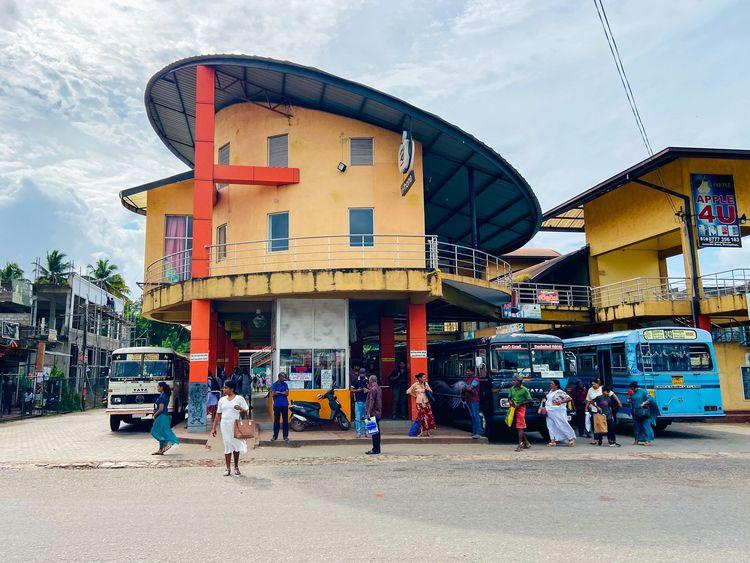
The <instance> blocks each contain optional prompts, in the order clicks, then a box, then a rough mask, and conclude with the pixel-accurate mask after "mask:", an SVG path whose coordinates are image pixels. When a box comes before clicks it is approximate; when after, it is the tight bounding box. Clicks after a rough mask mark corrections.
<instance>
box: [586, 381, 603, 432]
mask: <svg viewBox="0 0 750 563" xmlns="http://www.w3.org/2000/svg"><path fill="white" fill-rule="evenodd" d="M601 394H602V382H601V380H600V379H594V380H593V381H592V382H591V387H589V390H588V393H586V412H587V413H589V416H590V415H591V414H592V413H594V412H596V407H595V406H594V407H592V403H593V402H594V399H596V398H597V397H600V396H601ZM591 424H592V426H593V422H592V423H591ZM591 436H592V434H591V431H587V432H586V437H587V438H591ZM591 443H592V444H595V443H596V442H595V441H594V440H591Z"/></svg>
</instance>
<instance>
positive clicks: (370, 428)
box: [365, 416, 380, 436]
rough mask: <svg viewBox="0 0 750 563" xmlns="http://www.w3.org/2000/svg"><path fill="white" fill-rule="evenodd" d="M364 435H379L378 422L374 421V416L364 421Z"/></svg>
mask: <svg viewBox="0 0 750 563" xmlns="http://www.w3.org/2000/svg"><path fill="white" fill-rule="evenodd" d="M365 434H367V435H368V436H372V435H373V434H380V428H378V421H377V420H375V417H374V416H371V417H370V418H366V419H365Z"/></svg>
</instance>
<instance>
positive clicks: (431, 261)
mask: <svg viewBox="0 0 750 563" xmlns="http://www.w3.org/2000/svg"><path fill="white" fill-rule="evenodd" d="M207 249H208V251H209V276H224V275H232V274H252V273H269V272H284V271H296V270H330V269H350V268H351V269H380V268H396V269H419V270H436V269H439V270H442V271H444V272H446V273H450V274H455V275H460V276H466V277H470V278H474V279H481V280H484V281H487V282H490V283H495V284H497V285H499V286H501V287H504V288H507V287H508V286H509V285H510V273H511V269H510V266H509V265H508V264H507V263H506V262H504V261H503V260H501V259H500V258H498V257H497V256H493V255H491V254H488V253H486V252H482V251H480V250H476V249H472V248H468V247H465V246H461V245H455V244H450V243H446V242H440V241H438V239H437V237H436V236H434V235H384V234H371V235H370V234H364V235H351V234H349V235H327V236H311V237H296V238H283V239H265V240H255V241H244V242H235V243H227V244H215V245H211V246H208V247H207ZM190 253H191V251H190V250H187V251H183V252H177V253H174V254H170V255H168V256H165V257H163V258H161V259H159V260H156V261H154V262H153V263H151V264H149V266H148V267H147V268H146V276H145V279H144V286H145V287H147V288H148V287H149V286H152V287H153V286H154V285H170V284H174V283H179V282H182V281H185V280H188V279H190V278H191V260H190Z"/></svg>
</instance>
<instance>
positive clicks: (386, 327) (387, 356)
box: [380, 317, 396, 385]
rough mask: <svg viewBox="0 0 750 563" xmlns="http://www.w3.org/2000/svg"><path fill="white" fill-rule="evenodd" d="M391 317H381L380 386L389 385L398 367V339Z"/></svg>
mask: <svg viewBox="0 0 750 563" xmlns="http://www.w3.org/2000/svg"><path fill="white" fill-rule="evenodd" d="M394 330H395V329H394V322H393V318H391V317H380V384H381V385H388V376H389V375H390V374H391V372H392V371H393V370H394V368H395V367H396V338H395V334H394Z"/></svg>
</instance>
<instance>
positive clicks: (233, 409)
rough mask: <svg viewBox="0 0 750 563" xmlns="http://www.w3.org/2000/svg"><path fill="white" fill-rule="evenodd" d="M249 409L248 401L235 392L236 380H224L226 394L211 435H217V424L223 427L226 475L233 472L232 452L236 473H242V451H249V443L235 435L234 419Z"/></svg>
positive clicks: (217, 409) (217, 411) (220, 401)
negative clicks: (231, 463)
mask: <svg viewBox="0 0 750 563" xmlns="http://www.w3.org/2000/svg"><path fill="white" fill-rule="evenodd" d="M247 411H248V406H247V401H245V398H244V397H242V396H241V395H236V394H235V392H234V381H232V380H230V379H227V380H226V381H225V382H224V396H223V397H222V398H221V399H219V404H218V406H217V407H216V417H215V418H214V423H213V426H212V428H211V436H216V425H217V424H218V425H219V426H220V427H221V437H222V439H223V440H224V460H225V461H226V462H227V470H226V473H224V477H229V476H230V475H231V474H232V472H231V467H230V462H231V460H232V454H234V474H235V475H239V474H240V468H239V461H240V453H246V452H247V444H246V443H245V441H244V440H238V439H237V438H235V437H234V421H235V420H238V419H239V418H240V415H241V414H245V413H247Z"/></svg>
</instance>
